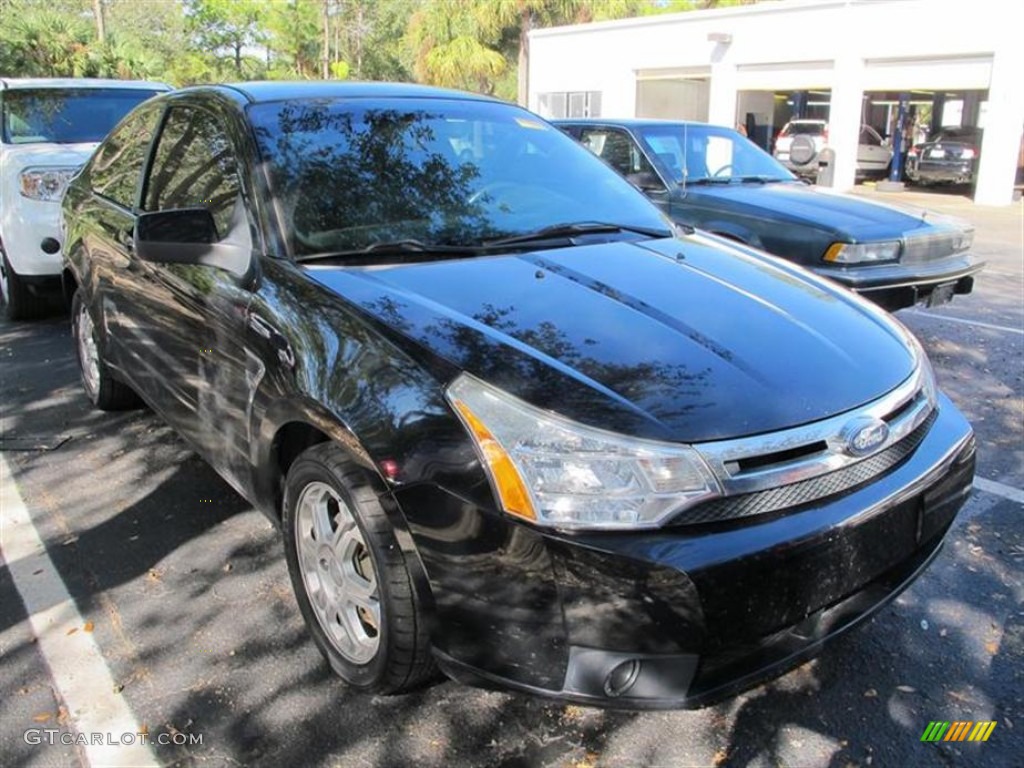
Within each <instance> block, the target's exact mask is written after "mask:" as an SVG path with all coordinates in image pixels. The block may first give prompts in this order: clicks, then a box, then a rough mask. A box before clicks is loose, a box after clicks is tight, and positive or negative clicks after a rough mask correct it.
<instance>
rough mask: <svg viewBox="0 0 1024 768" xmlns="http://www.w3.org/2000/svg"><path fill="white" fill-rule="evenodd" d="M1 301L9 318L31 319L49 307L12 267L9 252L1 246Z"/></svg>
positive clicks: (5, 315) (6, 316)
mask: <svg viewBox="0 0 1024 768" xmlns="http://www.w3.org/2000/svg"><path fill="white" fill-rule="evenodd" d="M0 302H3V313H4V317H5V318H7V319H8V320H29V319H31V318H33V317H39V316H40V315H42V314H43V313H44V312H45V311H46V308H47V303H46V299H44V298H42V297H40V296H36V295H35V294H33V293H32V292H31V291H30V290H29V289H28V286H26V285H25V282H24V281H23V280H22V279H21V278H20V277H18V273H17V272H15V271H14V268H13V267H11V262H10V261H8V260H7V254H6V253H4V251H3V249H2V248H0Z"/></svg>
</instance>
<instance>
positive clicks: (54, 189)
mask: <svg viewBox="0 0 1024 768" xmlns="http://www.w3.org/2000/svg"><path fill="white" fill-rule="evenodd" d="M76 173H78V168H77V167H76V168H26V169H25V170H23V171H22V172H21V177H20V181H21V194H22V195H23V196H24V197H27V198H29V199H31V200H43V201H45V202H60V199H61V197H62V196H63V195H64V190H66V189H67V188H68V182H70V181H71V179H72V178H74V175H75V174H76Z"/></svg>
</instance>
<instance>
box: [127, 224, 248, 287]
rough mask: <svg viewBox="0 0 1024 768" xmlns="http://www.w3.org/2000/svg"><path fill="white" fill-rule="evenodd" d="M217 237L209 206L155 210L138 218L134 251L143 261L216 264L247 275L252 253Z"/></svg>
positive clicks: (210, 265) (220, 267) (215, 225)
mask: <svg viewBox="0 0 1024 768" xmlns="http://www.w3.org/2000/svg"><path fill="white" fill-rule="evenodd" d="M217 240H218V234H217V223H216V222H215V221H214V218H213V214H212V213H210V212H209V211H208V210H207V209H206V208H181V209H177V210H171V211H153V212H152V213H142V214H139V217H138V218H137V219H136V220H135V235H134V238H133V244H134V252H135V256H136V257H137V258H139V259H141V260H142V261H150V262H154V263H156V264H185V265H194V266H206V267H216V268H218V269H224V270H227V271H228V272H232V273H234V274H236V275H244V274H245V273H246V271H247V270H248V268H249V262H250V257H251V253H250V252H249V251H248V250H247V249H245V248H242V247H240V246H238V245H235V244H233V243H220V242H217Z"/></svg>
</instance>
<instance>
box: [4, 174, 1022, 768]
mask: <svg viewBox="0 0 1024 768" xmlns="http://www.w3.org/2000/svg"><path fill="white" fill-rule="evenodd" d="M860 193H861V194H868V195H873V196H877V197H879V198H882V199H885V200H886V201H893V202H900V203H905V204H916V205H923V206H925V207H928V208H931V209H934V210H938V211H941V212H944V213H951V214H954V215H959V216H962V217H965V218H968V219H969V220H971V221H972V222H974V223H975V225H976V228H977V234H976V241H975V251H976V252H977V253H979V254H981V255H983V256H984V258H986V259H987V260H988V261H989V265H988V268H987V269H986V271H985V272H984V273H983V274H982V275H981V277H980V278H979V280H978V284H977V287H976V289H975V293H974V294H973V295H971V296H967V297H957V299H956V300H955V301H954V303H953V304H951V305H949V306H947V307H942V308H937V309H933V310H910V311H904V312H901V313H899V314H898V317H899V318H900V319H901V320H902V321H903V322H904V323H906V324H907V326H908V327H910V328H911V330H912V331H913V332H914V333H915V334H917V335H918V337H919V338H920V339H921V340H922V342H923V343H924V344H925V346H926V348H927V349H928V352H929V354H930V356H931V358H932V360H933V362H934V364H935V367H936V370H937V373H938V377H939V381H940V385H941V386H942V387H943V388H944V389H945V390H946V391H947V392H948V393H949V395H950V396H951V397H952V398H953V399H954V401H956V403H957V404H958V405H959V407H960V408H961V409H962V410H963V411H964V413H965V414H966V415H967V416H968V418H969V419H970V420H971V421H972V423H973V424H974V427H975V430H976V432H977V435H978V442H979V465H978V476H979V478H981V480H982V482H981V483H979V485H980V486H981V487H980V488H979V489H977V490H976V491H975V493H974V495H973V496H972V498H971V499H970V500H969V501H968V503H967V505H966V506H965V508H964V510H963V511H962V512H961V514H960V516H959V518H958V520H957V522H956V524H955V526H954V528H953V530H952V532H951V533H950V535H949V537H948V539H947V544H946V547H945V549H944V550H943V552H942V553H941V554H940V555H939V557H938V559H937V560H936V561H935V562H934V563H933V565H932V566H931V568H930V569H929V570H928V571H927V572H926V573H925V575H924V576H923V577H922V578H921V579H920V580H918V581H917V582H916V583H915V584H914V585H913V586H912V587H911V588H910V589H909V590H908V591H907V592H905V593H904V594H903V595H902V596H901V597H900V598H899V599H898V600H897V601H895V602H894V603H893V604H892V605H891V606H889V607H887V608H886V609H884V610H883V611H881V612H880V613H879V614H878V615H877V616H876V617H875V618H874V619H873V620H872V621H871V622H870V623H868V624H867V625H865V626H863V627H861V628H860V629H859V630H857V631H855V632H852V633H850V634H848V635H846V636H844V637H842V638H840V639H839V640H837V641H836V642H835V643H833V644H832V645H831V646H829V647H828V648H827V649H826V650H825V652H824V653H823V654H822V655H821V656H819V657H818V658H817V659H815V660H814V661H812V662H810V663H807V664H805V665H803V666H802V667H800V668H798V669H796V670H794V671H793V672H791V673H789V674H787V675H785V676H784V677H782V678H779V679H778V680H775V681H773V682H771V683H769V684H767V685H764V686H761V687H759V688H756V689H754V690H751V691H748V692H747V693H745V694H743V695H741V696H738V697H736V698H734V699H731V700H729V701H726V702H724V703H722V704H719V705H717V706H714V707H711V708H707V709H703V710H698V711H683V712H657V713H628V712H608V711H602V710H596V709H588V708H584V707H578V706H567V705H560V704H556V703H551V702H546V701H542V700H538V699H534V698H530V697H527V696H523V695H518V694H507V693H497V692H488V691H482V690H477V689H472V688H467V687H464V686H461V685H458V684H455V683H452V682H448V681H444V680H438V681H437V682H435V683H434V684H432V685H430V686H427V687H425V688H423V689H422V690H420V691H417V692H415V693H412V694H407V695H403V696H394V697H371V696H365V695H361V694H356V693H353V692H351V691H349V690H347V689H346V688H345V687H344V686H343V685H341V684H340V683H339V682H337V681H336V680H335V679H334V678H333V677H332V676H331V675H330V674H329V672H328V670H327V667H326V664H325V663H324V662H323V661H322V659H321V657H320V656H319V654H318V653H317V651H316V650H315V648H314V647H313V645H312V643H311V642H310V641H309V640H308V639H307V637H306V633H305V631H304V628H303V624H302V621H301V618H300V616H299V613H298V610H297V608H296V605H295V601H294V598H293V596H292V593H291V586H290V583H289V580H288V575H287V572H286V568H285V564H284V557H283V550H282V545H281V541H280V538H279V536H278V534H277V532H276V531H275V530H274V528H273V527H272V526H271V525H270V523H269V522H268V521H267V520H266V519H265V518H264V517H262V516H261V515H260V514H258V513H257V512H255V511H253V510H252V509H251V508H250V507H249V505H248V504H247V503H246V502H245V501H244V500H243V499H241V498H240V497H239V496H238V495H237V494H235V493H234V492H233V491H232V490H231V489H230V488H229V487H228V486H227V485H226V484H225V483H224V482H223V481H221V480H220V479H219V478H218V477H217V475H215V474H214V472H213V471H212V470H211V469H210V468H209V467H208V466H207V465H206V464H204V463H203V462H202V461H201V460H200V459H198V458H197V457H196V456H195V455H194V454H193V453H192V452H191V451H190V450H189V449H188V448H187V447H186V446H185V445H184V444H183V443H182V442H181V441H180V440H179V439H178V438H177V437H176V436H175V435H174V433H173V432H172V431H171V430H170V429H169V428H168V427H166V426H165V425H163V424H162V423H161V422H160V421H159V420H158V419H156V418H155V417H154V416H153V415H152V414H151V413H150V412H148V411H145V410H142V411H133V412H128V413H122V414H104V413H100V412H97V411H93V410H91V409H90V407H89V406H88V403H87V401H86V399H85V397H84V395H83V394H82V393H81V390H80V386H79V383H78V378H77V372H76V367H75V364H74V358H73V350H72V346H71V341H70V337H69V334H68V327H67V320H66V319H65V318H63V317H61V316H59V315H57V316H54V317H52V318H49V319H46V320H43V321H38V322H32V323H19V324H10V323H6V324H0V392H2V396H0V420H2V422H0V450H2V453H0V471H2V473H3V475H4V476H3V477H2V478H0V480H2V482H3V483H4V487H5V491H9V492H7V493H6V495H5V496H4V508H3V510H2V513H3V519H4V525H5V527H6V530H5V531H4V532H3V533H2V535H3V536H4V538H3V539H2V544H3V547H4V552H5V553H8V554H9V553H10V552H11V551H16V552H22V551H25V552H27V551H28V550H20V549H17V547H18V546H21V545H20V544H18V543H17V542H14V541H13V540H12V539H11V538H10V531H11V528H10V524H11V520H12V519H14V517H15V516H16V515H18V514H22V513H23V514H25V515H26V516H27V517H28V518H30V519H31V523H32V526H33V527H34V529H35V531H37V532H38V536H39V538H40V539H41V540H42V542H43V545H44V546H45V550H43V549H40V551H39V553H38V554H39V556H40V557H41V558H42V559H40V560H39V562H40V563H43V564H44V565H40V566H39V567H35V565H33V564H34V563H35V562H36V561H35V560H30V559H29V557H30V556H29V554H23V555H19V556H18V557H17V559H16V560H15V558H12V560H15V561H14V562H3V563H2V564H0V765H2V766H4V768H20V767H21V766H77V765H84V764H87V762H86V761H88V760H90V759H91V760H92V761H93V765H96V757H95V755H96V754H97V753H96V752H95V750H94V748H93V749H92V751H91V750H90V748H87V747H85V746H83V745H82V744H80V743H79V744H75V743H73V742H74V738H73V737H74V735H75V734H76V733H77V732H78V731H79V730H81V728H82V723H83V722H86V721H87V718H88V717H90V716H95V714H96V708H97V707H98V706H99V704H98V703H97V702H102V703H103V705H104V706H106V704H107V703H108V700H109V699H111V698H113V699H116V700H117V701H119V702H122V703H123V704H126V705H127V711H129V712H130V713H131V715H132V716H133V717H134V721H133V725H134V726H137V727H138V729H139V730H140V731H141V732H142V733H144V734H148V735H149V736H150V737H151V740H155V739H156V737H157V736H163V737H165V738H164V739H163V740H164V741H166V742H168V743H166V744H152V745H151V747H150V751H149V752H148V753H147V754H150V755H151V756H152V757H153V758H154V759H155V760H156V761H157V762H159V763H160V764H164V765H181V766H191V765H201V766H221V765H225V766H236V765H252V766H299V765H301V766H310V767H312V766H346V767H348V766H386V767H390V766H405V765H417V766H446V767H450V766H510V767H511V766H566V767H568V766H573V767H574V768H596V766H609V767H616V766H620V767H622V768H627V767H628V768H632V767H634V766H637V767H639V766H666V768H667V767H669V766H671V767H672V768H676V767H677V766H691V765H692V766H724V765H728V766H766V767H768V766H773V767H774V766H833V767H835V768H845V767H846V766H862V765H875V766H926V765H939V766H959V765H979V766H980V765H984V766H1000V765H1006V766H1009V765H1021V764H1022V763H1024V758H1022V757H1021V755H1024V579H1022V570H1024V568H1022V566H1024V527H1022V524H1021V513H1022V509H1024V505H1022V503H1021V502H1022V500H1024V490H1022V489H1024V263H1022V262H1024V244H1022V240H1024V238H1022V230H1021V227H1022V211H1021V206H1020V205H1019V204H1018V205H1015V206H1013V207H1008V208H982V207H975V206H973V205H971V204H970V203H966V202H964V201H963V200H962V199H960V198H957V197H951V196H936V195H922V194H914V193H907V194H904V195H902V196H900V197H899V198H894V197H891V196H883V195H881V194H880V193H874V192H872V191H871V190H868V189H862V190H860ZM15 494H16V495H15ZM19 510H20V511H19ZM34 556H35V555H33V557H34ZM46 563H52V568H51V567H50V566H49V565H45V564H46ZM51 570H52V571H53V572H52V573H51V572H50V571H51ZM58 587H60V589H58ZM62 590H66V593H65V592H64V591H62ZM61 595H63V597H61ZM68 596H70V597H69V598H68ZM26 604H28V605H29V607H28V608H27V607H26ZM30 615H31V620H30ZM55 622H56V623H55ZM48 627H49V630H47V628H48ZM54 627H57V628H59V632H57V631H54ZM40 638H42V639H40ZM67 649H71V650H67ZM90 649H92V650H90ZM94 652H95V653H94ZM89 653H94V655H93V656H89ZM76 654H77V655H76ZM89 659H91V661H90V660H89ZM93 666H100V667H102V666H105V667H106V671H104V676H99V677H89V676H87V675H86V674H85V672H86V668H87V667H90V668H91V667H93ZM107 673H109V676H105V675H107ZM96 680H100V681H103V682H99V683H97V682H95V681H96ZM107 689H109V690H107ZM90 713H91V714H90ZM936 720H942V721H968V720H969V721H973V722H978V721H996V723H997V725H996V726H995V729H994V730H993V732H992V735H991V736H990V738H989V740H988V741H987V742H984V743H973V742H956V743H951V742H944V743H937V744H936V743H922V742H921V741H920V738H921V735H922V733H923V731H924V730H925V728H926V726H927V725H928V723H929V722H930V721H936ZM88 722H92V721H88ZM110 722H113V721H110ZM118 722H120V721H118ZM46 731H51V732H52V735H51V736H47V735H46V734H45V732H46ZM60 734H68V736H66V737H64V741H66V742H72V743H67V744H62V743H61V736H60ZM47 740H49V741H52V742H53V743H48V741H47ZM196 741H201V743H194V742H196ZM39 742H41V743H39ZM175 742H177V743H175ZM189 742H193V743H189Z"/></svg>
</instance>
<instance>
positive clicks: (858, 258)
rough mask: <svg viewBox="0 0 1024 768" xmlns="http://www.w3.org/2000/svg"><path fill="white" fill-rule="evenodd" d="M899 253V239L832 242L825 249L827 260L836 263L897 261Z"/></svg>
mask: <svg viewBox="0 0 1024 768" xmlns="http://www.w3.org/2000/svg"><path fill="white" fill-rule="evenodd" d="M899 255H900V242H899V240H895V241H891V242H884V243H832V245H830V246H829V248H828V250H827V251H825V261H830V262H832V263H834V264H872V263H875V262H883V261H896V259H897V258H899Z"/></svg>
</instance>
